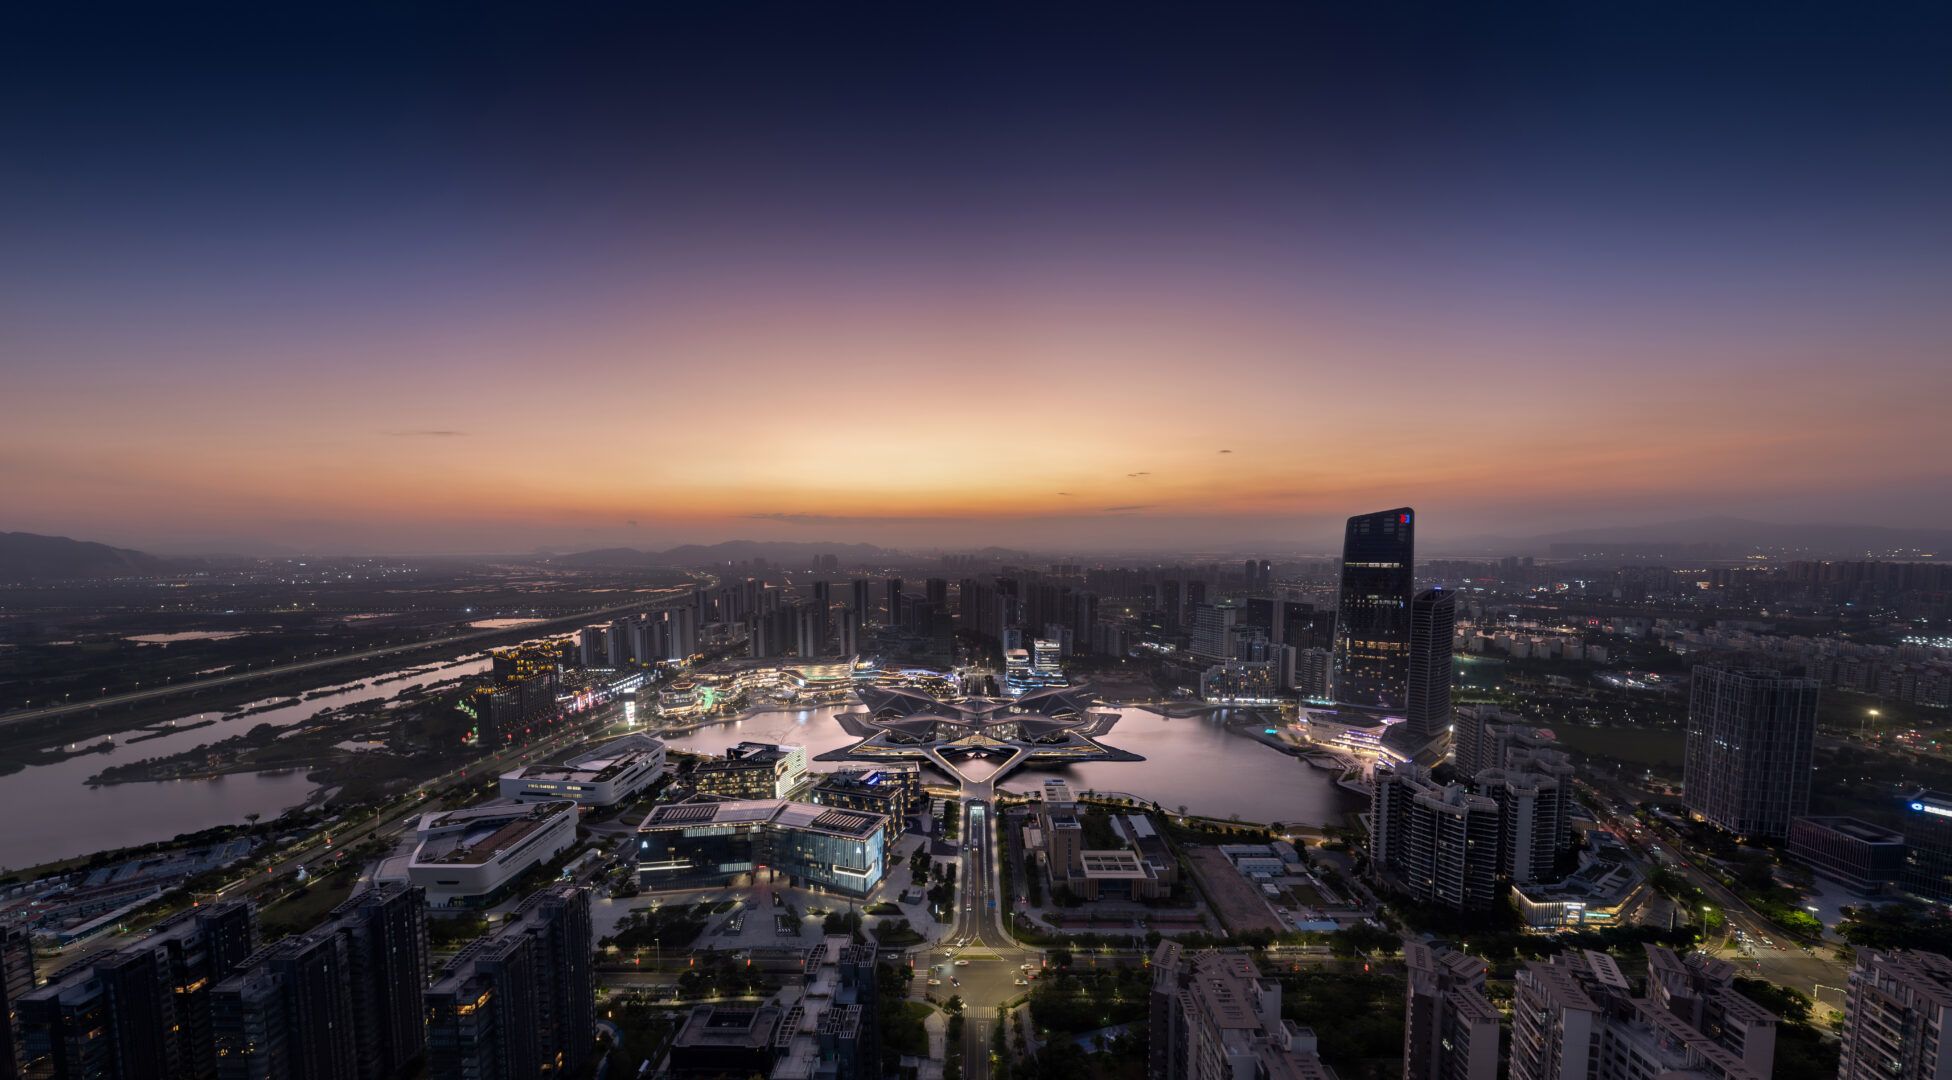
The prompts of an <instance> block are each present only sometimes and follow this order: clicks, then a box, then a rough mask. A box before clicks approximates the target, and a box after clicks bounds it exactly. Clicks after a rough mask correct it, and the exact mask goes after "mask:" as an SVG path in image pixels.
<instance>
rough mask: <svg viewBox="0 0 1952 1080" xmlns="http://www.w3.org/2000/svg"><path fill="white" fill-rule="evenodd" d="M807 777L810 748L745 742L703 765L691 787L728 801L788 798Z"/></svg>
mask: <svg viewBox="0 0 1952 1080" xmlns="http://www.w3.org/2000/svg"><path fill="white" fill-rule="evenodd" d="M806 778H807V748H806V747H804V746H775V745H773V744H771V743H760V742H742V743H740V744H739V745H737V746H733V747H728V748H727V749H726V751H725V755H724V756H723V757H719V758H713V759H712V760H710V761H705V762H700V763H699V765H698V767H697V768H696V769H694V770H693V771H692V774H691V786H692V788H693V789H694V790H696V791H697V792H698V793H699V794H701V795H718V796H722V797H724V798H728V799H785V798H789V797H791V796H792V795H793V793H794V792H795V791H797V790H799V787H800V785H801V784H803V783H805V782H806Z"/></svg>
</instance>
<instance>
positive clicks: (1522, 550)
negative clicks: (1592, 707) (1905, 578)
mask: <svg viewBox="0 0 1952 1080" xmlns="http://www.w3.org/2000/svg"><path fill="white" fill-rule="evenodd" d="M1567 544H1571V545H1590V546H1591V547H1593V548H1595V549H1607V548H1620V547H1627V546H1634V547H1647V546H1659V545H1673V546H1677V547H1678V546H1682V545H1706V546H1712V547H1716V548H1723V549H1728V550H1740V551H1751V550H1754V551H1771V552H1782V551H1801V552H1805V553H1808V554H1810V555H1815V556H1826V557H1831V558H1863V557H1864V556H1865V555H1866V554H1871V555H1886V554H1892V555H1896V554H1902V553H1904V552H1936V553H1937V554H1939V555H1940V556H1952V529H1912V528H1893V527H1890V526H1885V525H1828V524H1800V525H1785V524H1781V523H1779V522H1771V521H1751V520H1749V519H1747V518H1734V517H1704V518H1690V519H1687V520H1684V521H1669V522H1662V523H1659V524H1655V525H1622V526H1615V527H1605V528H1594V529H1567V530H1564V531H1562V532H1553V533H1544V534H1541V535H1538V536H1527V537H1511V536H1477V537H1470V538H1467V539H1462V540H1455V541H1450V542H1447V543H1442V544H1432V545H1430V551H1431V554H1433V555H1437V554H1460V555H1461V554H1485V555H1531V554H1538V555H1546V554H1550V553H1551V552H1552V550H1553V547H1554V545H1567Z"/></svg>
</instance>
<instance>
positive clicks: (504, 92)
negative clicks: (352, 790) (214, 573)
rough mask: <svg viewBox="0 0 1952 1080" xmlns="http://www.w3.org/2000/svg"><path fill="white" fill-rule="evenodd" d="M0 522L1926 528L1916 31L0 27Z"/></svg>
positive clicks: (292, 533)
mask: <svg viewBox="0 0 1952 1080" xmlns="http://www.w3.org/2000/svg"><path fill="white" fill-rule="evenodd" d="M14 7H15V8H29V7H32V8H34V9H35V10H13V9H10V10H8V11H7V12H6V13H5V14H0V147H4V150H3V151H0V529H16V530H25V531H33V532H44V533H56V534H63V535H71V536H77V537H82V538H87V539H98V540H105V541H109V542H112V543H117V544H122V545H126V546H132V547H137V548H143V549H147V550H154V551H168V552H177V551H194V550H225V551H250V550H305V551H343V552H400V553H410V552H502V551H523V550H530V549H533V548H537V547H543V546H548V547H555V548H559V549H574V548H578V547H597V546H613V545H628V546H635V547H646V548H652V547H663V546H669V545H672V544H676V543H681V542H712V541H717V540H725V539H734V538H749V539H787V540H821V541H829V540H847V541H869V542H875V543H882V544H889V545H895V546H908V547H917V548H922V547H949V548H957V547H964V548H966V547H970V546H974V545H978V544H991V543H995V544H1004V545H1014V546H1030V547H1042V548H1054V549H1055V548H1063V549H1078V550H1082V549H1089V548H1101V549H1112V550H1143V549H1148V548H1158V549H1162V550H1164V549H1188V548H1199V547H1203V546H1212V547H1219V546H1225V545H1228V544H1238V543H1243V542H1252V543H1267V544H1269V545H1280V544H1283V543H1286V542H1290V541H1293V542H1297V543H1299V542H1301V538H1313V537H1317V536H1321V535H1324V534H1325V533H1324V529H1325V526H1326V523H1329V522H1334V521H1339V520H1340V519H1341V518H1342V517H1346V516H1348V515H1349V514H1353V513H1359V512H1364V511H1368V510H1374V509H1378V508H1383V507H1390V506H1396V505H1413V506H1416V507H1418V508H1419V510H1420V511H1421V516H1422V526H1423V529H1422V531H1423V532H1424V535H1425V537H1426V539H1429V538H1432V537H1437V538H1442V537H1444V536H1451V537H1460V536H1470V535H1478V534H1485V533H1498V534H1504V535H1526V534H1530V533H1537V532H1548V531H1553V530H1558V529H1565V528H1572V527H1595V526H1599V527H1605V526H1615V525H1618V526H1626V525H1632V524H1645V523H1651V522H1660V521H1666V520H1675V519H1684V518H1691V517H1698V516H1702V515H1708V514H1731V515H1740V516H1749V517H1757V518H1762V519H1766V520H1778V521H1789V522H1839V521H1869V522H1876V523H1879V524H1885V525H1894V526H1919V527H1952V424H1948V423H1946V422H1945V419H1944V417H1945V414H1946V411H1947V405H1948V404H1952V349H1948V346H1952V295H1949V294H1952V288H1948V286H1952V242H1948V241H1952V66H1949V65H1947V64H1946V63H1945V60H1944V58H1945V57H1946V56H1948V55H1952V14H1948V12H1947V11H1946V10H1945V9H1944V8H1943V7H1942V6H1941V5H1929V4H1906V3H1891V4H1880V5H1862V4H1842V3H1839V4H1834V5H1799V4H1794V3H1789V4H1784V3H1768V4H1741V3H1729V4H1712V5H1704V4H1698V3H1695V4H1674V5H1665V4H1660V3H1636V4H1611V5H1601V4H1561V5H1551V6H1547V5H1539V6H1537V7H1527V6H1525V5H1499V6H1498V10H1497V12H1496V13H1495V14H1489V13H1484V12H1469V11H1465V10H1463V9H1465V8H1469V7H1476V5H1449V6H1433V7H1430V8H1418V7H1414V6H1409V5H1393V4H1352V3H1336V4H1319V5H1310V4H1270V5H1235V4H1197V5H1195V4H1186V5H1164V4H1146V3H1133V4H1128V5H1120V6H1117V7H1109V6H1108V7H1104V8H1094V7H1089V6H1084V5H1048V6H1044V7H1041V8H1037V9H1028V8H1026V9H1023V10H1021V11H1019V10H1016V9H1011V8H1008V7H1004V6H998V5H982V6H977V5H947V4H944V5H912V4H911V5H844V6H843V5H825V4H800V5H779V6H773V5H765V4H757V3H737V2H730V3H720V4H695V3H666V4H657V3H633V4H616V5H603V4H573V5H534V6H532V7H527V8H523V7H510V8H494V7H488V6H483V7H473V6H462V7H457V6H453V5H439V4H425V5H415V4H406V3H401V4H394V5H386V6H384V7H376V8H372V9H366V8H361V7H359V6H356V5H336V4H335V5H325V4H320V5H312V6H309V7H304V6H298V5H264V4H252V5H244V4H239V5H235V6H230V5H209V6H204V5H187V4H185V5H149V6H147V7H130V8H127V9H118V8H115V7H112V6H96V5H87V4H77V5H16V6H14Z"/></svg>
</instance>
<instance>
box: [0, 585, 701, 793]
mask: <svg viewBox="0 0 1952 1080" xmlns="http://www.w3.org/2000/svg"><path fill="white" fill-rule="evenodd" d="M671 602H672V600H671V598H669V597H659V598H656V599H648V600H644V601H642V602H639V603H633V604H628V605H622V606H619V607H616V608H599V609H593V610H591V611H587V612H581V613H576V614H570V615H563V616H560V617H557V618H551V619H546V620H543V621H541V622H538V623H536V624H533V625H530V626H525V627H510V628H505V629H498V630H485V631H481V632H478V633H473V634H465V635H458V636H448V637H443V638H438V639H434V640H430V641H426V642H423V643H419V644H409V645H401V646H398V647H395V648H391V649H388V650H386V651H385V652H381V653H378V654H373V655H359V656H351V657H346V658H343V659H337V658H333V657H325V658H323V659H321V660H316V661H304V662H303V663H304V666H303V667H302V668H298V669H295V670H290V671H282V672H281V671H277V670H276V669H275V668H273V669H267V671H266V672H265V673H264V674H262V675H255V674H251V673H248V672H246V673H238V674H235V675H231V676H225V677H224V678H225V679H227V680H229V681H224V682H221V683H202V684H185V685H184V686H183V687H181V688H179V689H176V690H173V691H171V692H168V693H166V694H159V695H158V696H155V697H145V698H144V699H143V700H140V701H135V702H127V703H122V704H116V703H113V702H111V703H110V704H107V705H103V706H99V707H96V708H89V707H88V706H87V705H86V703H76V704H75V705H73V706H66V707H65V708H67V709H68V710H69V711H66V712H63V713H61V714H58V715H54V716H48V717H35V718H32V719H26V718H20V717H15V716H13V715H11V714H0V770H5V769H6V763H7V762H9V761H14V760H24V759H23V758H22V755H24V754H27V753H31V752H33V751H42V750H47V749H49V748H51V747H55V746H61V745H65V744H68V743H76V742H82V741H86V740H92V739H96V738H99V737H101V736H104V735H115V734H120V733H122V732H125V731H130V730H133V729H135V728H141V727H149V726H152V725H155V724H158V723H161V722H163V721H166V720H172V719H181V718H183V717H185V716H188V715H194V714H197V713H204V712H224V711H230V710H235V709H238V708H241V707H245V706H255V705H259V704H261V703H264V702H266V701H267V700H277V701H280V702H283V700H284V699H288V698H290V699H297V700H300V701H302V700H304V696H305V695H306V694H308V693H311V692H313V691H316V690H318V689H320V688H321V687H326V686H337V685H338V684H341V683H344V682H347V681H350V680H361V679H368V680H370V677H371V676H375V675H382V676H383V675H396V676H399V675H402V674H403V673H401V672H399V671H398V669H399V668H400V667H401V666H402V665H407V666H424V665H429V664H432V665H436V666H438V665H441V664H447V663H451V662H453V661H455V660H458V659H460V658H462V657H466V656H470V655H474V654H478V653H481V652H483V651H485V650H488V649H495V648H501V647H504V646H508V645H516V644H520V643H521V642H523V641H529V640H533V639H535V638H538V637H549V636H551V634H552V631H550V630H549V628H550V627H552V626H560V625H566V624H574V623H578V622H582V621H585V620H590V619H596V618H598V617H600V616H607V615H611V614H614V613H617V612H622V611H634V610H639V609H644V608H655V607H662V606H665V605H668V604H670V603H671ZM405 677H411V676H405ZM388 681H391V680H388ZM25 764H29V765H31V764H35V762H33V761H25Z"/></svg>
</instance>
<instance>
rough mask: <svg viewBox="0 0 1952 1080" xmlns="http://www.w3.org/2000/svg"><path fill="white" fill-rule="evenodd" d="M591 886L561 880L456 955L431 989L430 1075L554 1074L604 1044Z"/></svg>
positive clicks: (463, 1078)
mask: <svg viewBox="0 0 1952 1080" xmlns="http://www.w3.org/2000/svg"><path fill="white" fill-rule="evenodd" d="M590 956H591V954H590V895H589V893H588V892H587V891H585V890H583V889H580V888H577V887H576V886H573V885H552V886H550V887H548V888H546V889H543V890H542V891H540V892H538V893H535V894H534V895H532V896H530V897H529V898H528V899H527V900H524V901H523V902H522V904H521V906H520V907H518V908H516V910H515V913H514V914H513V915H511V916H510V917H509V918H508V919H506V920H505V921H504V922H503V923H502V925H501V927H500V928H499V929H497V930H496V931H495V933H494V934H493V935H491V936H489V937H486V938H481V939H479V940H477V941H476V942H475V943H474V944H472V945H470V946H468V947H467V948H465V949H463V950H461V952H460V953H458V954H457V955H456V956H455V957H454V959H452V960H450V961H448V964H447V967H446V968H444V969H443V970H442V971H441V972H440V974H439V976H438V977H436V978H435V980H434V982H433V984H432V985H431V986H429V987H428V988H427V990H426V993H425V994H424V995H423V1000H424V1002H425V1005H426V1017H427V1075H428V1077H429V1078H430V1080H474V1078H478V1077H497V1078H499V1077H507V1078H508V1080H514V1078H516V1077H530V1076H554V1075H559V1074H562V1073H575V1072H576V1071H577V1070H579V1069H581V1068H582V1067H583V1065H584V1063H585V1062H586V1061H588V1060H589V1057H590V1055H591V1053H592V1051H593V1049H594V1046H595V1039H594V1037H593V1035H592V1032H593V1031H594V1029H595V1024H596V999H595V986H596V984H595V981H594V974H593V971H592V968H591V959H590Z"/></svg>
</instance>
